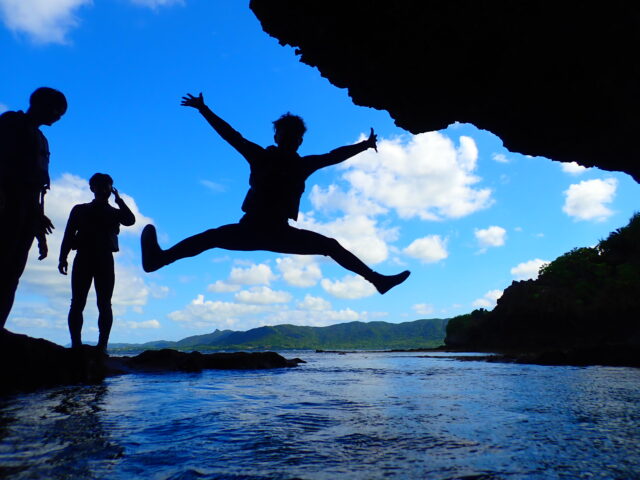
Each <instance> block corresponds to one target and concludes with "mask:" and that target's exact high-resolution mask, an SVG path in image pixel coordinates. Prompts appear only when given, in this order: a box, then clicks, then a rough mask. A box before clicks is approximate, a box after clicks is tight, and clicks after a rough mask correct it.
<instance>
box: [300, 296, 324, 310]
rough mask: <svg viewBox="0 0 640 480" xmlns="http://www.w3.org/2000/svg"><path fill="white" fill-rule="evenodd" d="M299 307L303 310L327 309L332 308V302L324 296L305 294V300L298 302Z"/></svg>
mask: <svg viewBox="0 0 640 480" xmlns="http://www.w3.org/2000/svg"><path fill="white" fill-rule="evenodd" d="M298 308H300V309H302V310H312V311H325V310H329V309H331V302H329V301H328V300H325V299H324V298H322V297H314V296H313V295H309V294H307V295H305V296H304V300H303V301H301V302H298Z"/></svg>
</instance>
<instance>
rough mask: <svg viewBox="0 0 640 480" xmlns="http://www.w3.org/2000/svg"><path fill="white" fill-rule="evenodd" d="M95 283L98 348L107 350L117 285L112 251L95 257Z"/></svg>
mask: <svg viewBox="0 0 640 480" xmlns="http://www.w3.org/2000/svg"><path fill="white" fill-rule="evenodd" d="M95 262H96V264H95V276H94V285H95V288H96V299H97V303H98V330H99V331H100V336H99V337H98V348H99V349H101V350H102V351H103V352H105V353H106V352H107V345H108V343H109V334H110V333H111V326H112V325H113V312H112V310H111V297H112V296H113V287H114V285H115V272H114V266H113V254H112V253H111V252H108V253H105V254H101V255H100V256H96V257H95Z"/></svg>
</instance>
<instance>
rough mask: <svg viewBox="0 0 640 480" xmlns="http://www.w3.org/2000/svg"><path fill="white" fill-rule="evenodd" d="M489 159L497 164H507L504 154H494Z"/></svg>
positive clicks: (507, 160)
mask: <svg viewBox="0 0 640 480" xmlns="http://www.w3.org/2000/svg"><path fill="white" fill-rule="evenodd" d="M491 158H492V159H493V160H495V161H496V162H498V163H509V159H508V158H507V156H506V155H505V154H504V153H494V154H493V155H491Z"/></svg>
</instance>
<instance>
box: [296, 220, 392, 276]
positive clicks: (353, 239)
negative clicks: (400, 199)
mask: <svg viewBox="0 0 640 480" xmlns="http://www.w3.org/2000/svg"><path fill="white" fill-rule="evenodd" d="M294 225H295V226H296V227H298V228H303V229H306V230H312V231H315V232H318V233H321V234H323V235H325V236H328V237H331V238H335V239H336V240H338V242H340V244H341V245H342V246H343V247H344V248H346V249H347V250H349V251H350V252H352V253H353V254H354V255H356V256H357V257H358V258H360V259H361V260H362V261H363V262H365V263H367V264H376V263H380V262H382V261H384V260H386V259H387V258H388V256H389V247H388V245H387V242H388V241H393V240H395V239H396V238H397V229H395V228H390V229H385V228H381V227H379V226H378V224H377V221H376V220H375V219H373V218H369V217H367V216H365V215H345V216H344V217H340V218H337V219H335V220H333V221H330V222H327V223H322V222H319V221H317V220H316V219H315V218H314V217H312V216H310V215H304V214H301V215H300V216H299V217H298V221H297V222H294Z"/></svg>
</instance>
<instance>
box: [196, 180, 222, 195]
mask: <svg viewBox="0 0 640 480" xmlns="http://www.w3.org/2000/svg"><path fill="white" fill-rule="evenodd" d="M200 183H201V184H202V185H204V186H205V187H207V188H208V189H209V190H211V191H212V192H215V193H220V192H224V191H226V190H227V187H225V186H224V185H222V184H221V183H217V182H212V181H211V180H200Z"/></svg>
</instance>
